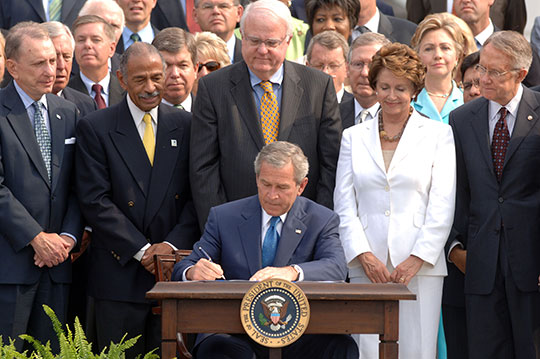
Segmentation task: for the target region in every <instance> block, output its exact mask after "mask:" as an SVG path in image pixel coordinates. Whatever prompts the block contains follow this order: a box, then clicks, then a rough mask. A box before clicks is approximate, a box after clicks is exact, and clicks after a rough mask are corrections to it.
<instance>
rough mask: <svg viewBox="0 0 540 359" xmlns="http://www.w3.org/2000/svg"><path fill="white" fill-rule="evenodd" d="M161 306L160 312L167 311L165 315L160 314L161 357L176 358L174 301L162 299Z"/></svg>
mask: <svg viewBox="0 0 540 359" xmlns="http://www.w3.org/2000/svg"><path fill="white" fill-rule="evenodd" d="M161 308H162V309H161V313H167V315H166V316H163V315H162V316H161V358H163V359H171V358H176V333H178V330H177V328H176V323H177V320H176V319H177V313H176V301H175V300H164V301H162V302H161Z"/></svg>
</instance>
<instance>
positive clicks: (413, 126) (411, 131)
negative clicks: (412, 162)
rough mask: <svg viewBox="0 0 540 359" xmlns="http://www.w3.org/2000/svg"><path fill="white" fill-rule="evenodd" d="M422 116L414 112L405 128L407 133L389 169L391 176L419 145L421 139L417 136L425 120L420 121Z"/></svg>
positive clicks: (402, 137) (400, 141)
mask: <svg viewBox="0 0 540 359" xmlns="http://www.w3.org/2000/svg"><path fill="white" fill-rule="evenodd" d="M420 116H421V115H419V114H418V113H415V112H413V114H412V115H411V117H410V118H409V121H408V123H407V125H406V126H405V131H403V135H402V136H401V139H400V140H399V143H398V145H397V147H396V151H395V152H394V156H393V157H392V161H391V163H390V166H389V167H388V173H389V174H391V172H392V170H393V169H394V167H396V166H397V165H399V163H400V162H401V161H403V160H404V159H405V157H407V155H408V154H409V153H410V152H411V149H412V148H414V147H415V146H417V145H418V138H420V137H419V136H418V135H417V133H418V132H419V131H421V128H422V127H423V124H422V121H423V120H421V119H420ZM431 121H433V120H431ZM383 163H384V161H383Z"/></svg>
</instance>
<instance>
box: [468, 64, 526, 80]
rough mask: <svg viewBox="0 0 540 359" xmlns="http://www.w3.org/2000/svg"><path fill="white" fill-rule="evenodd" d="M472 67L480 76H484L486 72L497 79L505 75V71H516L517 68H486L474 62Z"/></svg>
mask: <svg viewBox="0 0 540 359" xmlns="http://www.w3.org/2000/svg"><path fill="white" fill-rule="evenodd" d="M474 69H475V70H476V71H478V74H479V75H480V76H484V75H485V74H487V75H488V76H489V77H491V78H492V79H498V78H500V77H502V76H504V75H506V74H507V73H509V72H512V71H518V70H519V69H511V70H508V71H503V72H501V71H497V70H488V69H486V68H485V67H484V66H482V65H480V64H476V66H475V67H474Z"/></svg>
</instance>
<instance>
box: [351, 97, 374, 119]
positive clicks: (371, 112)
mask: <svg viewBox="0 0 540 359" xmlns="http://www.w3.org/2000/svg"><path fill="white" fill-rule="evenodd" d="M379 107H380V106H379V103H378V102H375V104H374V105H373V106H371V107H369V108H367V110H368V112H369V115H370V116H371V118H375V116H377V112H379ZM363 110H364V108H363V107H362V105H360V104H359V103H358V101H357V100H356V99H354V118H356V116H358V114H359V113H360V112H362V111H363Z"/></svg>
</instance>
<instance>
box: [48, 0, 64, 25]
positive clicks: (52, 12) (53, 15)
mask: <svg viewBox="0 0 540 359" xmlns="http://www.w3.org/2000/svg"><path fill="white" fill-rule="evenodd" d="M61 15H62V0H49V21H60V20H61Z"/></svg>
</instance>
